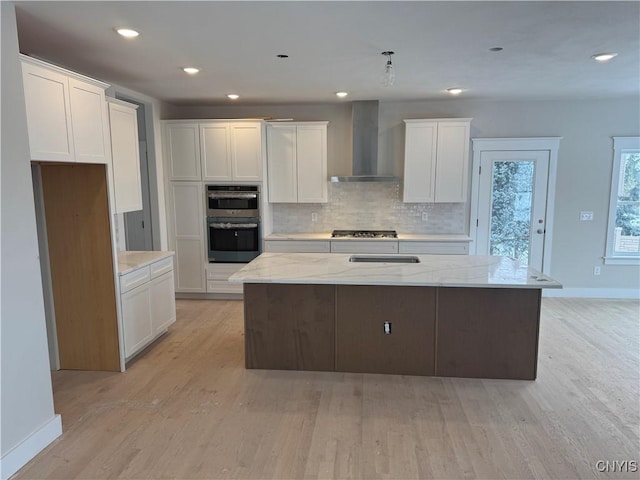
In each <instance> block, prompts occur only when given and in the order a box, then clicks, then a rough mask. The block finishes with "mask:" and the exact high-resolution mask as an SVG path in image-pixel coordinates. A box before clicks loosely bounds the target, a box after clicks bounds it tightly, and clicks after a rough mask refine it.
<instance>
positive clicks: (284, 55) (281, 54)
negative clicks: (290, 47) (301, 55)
mask: <svg viewBox="0 0 640 480" xmlns="http://www.w3.org/2000/svg"><path fill="white" fill-rule="evenodd" d="M276 57H278V58H289V55H287V54H286V53H280V54H278V55H276Z"/></svg>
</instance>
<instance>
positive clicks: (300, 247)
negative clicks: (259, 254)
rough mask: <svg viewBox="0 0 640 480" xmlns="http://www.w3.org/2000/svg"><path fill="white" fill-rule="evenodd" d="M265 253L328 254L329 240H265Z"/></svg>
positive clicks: (329, 248)
mask: <svg viewBox="0 0 640 480" xmlns="http://www.w3.org/2000/svg"><path fill="white" fill-rule="evenodd" d="M264 251H265V252H276V253H329V252H330V251H331V246H330V242H329V240H265V241H264Z"/></svg>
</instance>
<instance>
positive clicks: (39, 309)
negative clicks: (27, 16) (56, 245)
mask: <svg viewBox="0 0 640 480" xmlns="http://www.w3.org/2000/svg"><path fill="white" fill-rule="evenodd" d="M1 13H2V32H1V33H2V167H1V172H0V177H1V186H2V191H1V201H2V209H1V212H2V213H1V215H2V216H1V224H2V229H1V230H2V233H1V243H0V246H1V248H2V252H1V260H2V277H1V295H2V298H1V302H2V306H1V309H0V311H1V317H0V335H1V341H0V342H1V347H2V352H1V355H0V359H1V361H2V365H1V372H2V375H1V380H0V387H1V394H0V401H1V407H0V415H1V418H0V421H1V425H2V432H1V437H0V438H1V447H0V448H1V453H2V466H1V470H2V478H7V477H8V476H10V475H12V474H13V473H14V472H15V471H16V470H17V469H19V468H20V467H22V465H24V464H25V463H26V462H27V461H29V460H30V459H31V458H32V457H33V456H34V455H35V454H36V453H38V451H40V450H41V449H42V448H44V447H45V446H46V445H47V444H48V443H50V442H51V441H52V440H53V439H54V438H56V437H57V436H58V435H59V434H60V433H61V424H60V417H59V416H56V415H55V414H54V411H53V393H52V390H51V376H50V371H49V357H48V353H47V351H48V350H47V333H46V327H45V316H44V303H43V297H42V285H41V277H40V264H39V261H38V241H37V234H36V220H35V208H34V199H33V193H32V192H33V187H32V184H31V169H30V162H29V145H28V137H27V123H26V116H25V108H24V92H23V89H22V78H21V74H20V72H21V68H20V64H19V62H18V37H17V32H16V22H15V12H14V6H13V4H11V3H9V2H2V3H1Z"/></svg>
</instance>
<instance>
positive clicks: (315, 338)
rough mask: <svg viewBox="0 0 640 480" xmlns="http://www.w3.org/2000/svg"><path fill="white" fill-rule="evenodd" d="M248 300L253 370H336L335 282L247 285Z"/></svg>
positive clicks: (248, 347)
mask: <svg viewBox="0 0 640 480" xmlns="http://www.w3.org/2000/svg"><path fill="white" fill-rule="evenodd" d="M244 301H245V312H244V315H245V336H246V338H245V356H246V358H245V364H246V367H247V368H271V369H276V370H333V369H334V368H335V361H334V360H335V345H334V338H335V287H334V286H333V285H281V284H245V285H244Z"/></svg>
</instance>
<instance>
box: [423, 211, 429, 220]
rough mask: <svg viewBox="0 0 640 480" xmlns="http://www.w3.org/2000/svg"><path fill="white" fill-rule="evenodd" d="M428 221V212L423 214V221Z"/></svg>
mask: <svg viewBox="0 0 640 480" xmlns="http://www.w3.org/2000/svg"><path fill="white" fill-rule="evenodd" d="M427 219H428V215H427V212H422V221H423V222H426V221H427Z"/></svg>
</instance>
